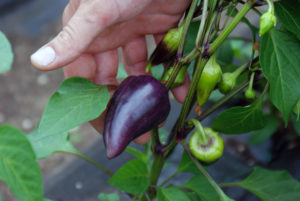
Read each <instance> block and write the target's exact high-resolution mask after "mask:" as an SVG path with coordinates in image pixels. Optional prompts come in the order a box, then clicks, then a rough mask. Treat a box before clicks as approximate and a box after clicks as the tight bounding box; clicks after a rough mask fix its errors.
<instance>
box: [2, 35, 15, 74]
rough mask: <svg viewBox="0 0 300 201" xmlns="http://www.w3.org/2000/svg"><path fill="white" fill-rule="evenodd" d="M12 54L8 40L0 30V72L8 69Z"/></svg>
mask: <svg viewBox="0 0 300 201" xmlns="http://www.w3.org/2000/svg"><path fill="white" fill-rule="evenodd" d="M13 59H14V55H13V52H12V49H11V46H10V43H9V41H8V40H7V38H6V37H5V35H4V34H3V33H2V32H1V31H0V73H4V72H7V71H9V70H10V68H11V65H12V62H13Z"/></svg>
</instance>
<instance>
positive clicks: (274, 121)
mask: <svg viewBox="0 0 300 201" xmlns="http://www.w3.org/2000/svg"><path fill="white" fill-rule="evenodd" d="M279 124H280V121H279V119H278V118H276V117H275V116H272V115H268V116H266V122H265V125H264V127H263V128H262V129H260V130H256V131H254V132H253V133H252V134H251V137H250V139H249V143H250V144H253V145H257V144H261V143H263V142H265V141H266V140H268V139H269V138H270V137H271V136H272V135H273V134H274V133H275V132H276V130H277V128H278V126H279Z"/></svg>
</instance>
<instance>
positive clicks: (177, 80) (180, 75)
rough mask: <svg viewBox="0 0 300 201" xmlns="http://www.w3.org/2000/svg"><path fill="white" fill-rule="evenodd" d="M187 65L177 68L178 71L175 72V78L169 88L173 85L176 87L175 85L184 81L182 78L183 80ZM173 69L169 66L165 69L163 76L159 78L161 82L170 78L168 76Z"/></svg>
mask: <svg viewBox="0 0 300 201" xmlns="http://www.w3.org/2000/svg"><path fill="white" fill-rule="evenodd" d="M187 67H188V66H183V67H181V69H180V70H179V72H178V74H177V76H176V78H175V81H174V82H173V84H172V86H171V88H175V87H177V86H179V85H181V84H183V83H184V80H185V76H184V75H185V72H186V69H187ZM173 70H174V67H171V68H169V69H168V70H167V71H166V73H165V74H164V76H163V78H162V79H161V81H162V82H163V83H164V82H166V81H168V80H169V79H170V76H171V74H172V72H173Z"/></svg>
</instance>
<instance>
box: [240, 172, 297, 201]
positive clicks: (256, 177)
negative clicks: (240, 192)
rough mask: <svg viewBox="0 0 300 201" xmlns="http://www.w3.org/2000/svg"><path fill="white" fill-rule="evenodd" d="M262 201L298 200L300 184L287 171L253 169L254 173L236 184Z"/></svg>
mask: <svg viewBox="0 0 300 201" xmlns="http://www.w3.org/2000/svg"><path fill="white" fill-rule="evenodd" d="M236 184H237V185H238V186H240V187H242V188H245V189H247V190H249V191H251V192H252V193H254V194H255V195H257V196H258V197H259V198H260V199H262V200H263V201H283V200H284V201H296V200H300V182H299V181H297V180H295V179H294V178H292V177H291V175H290V174H289V173H288V172H287V171H271V170H266V169H263V168H260V167H255V169H254V171H253V172H252V173H251V174H250V175H249V176H248V177H247V178H246V179H245V180H243V181H242V182H239V183H236Z"/></svg>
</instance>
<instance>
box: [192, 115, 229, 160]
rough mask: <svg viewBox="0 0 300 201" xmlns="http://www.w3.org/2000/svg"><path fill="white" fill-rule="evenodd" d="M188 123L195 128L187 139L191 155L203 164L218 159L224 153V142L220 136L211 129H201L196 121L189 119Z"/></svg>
mask: <svg viewBox="0 0 300 201" xmlns="http://www.w3.org/2000/svg"><path fill="white" fill-rule="evenodd" d="M189 122H190V123H192V124H194V125H195V127H196V128H195V131H194V132H193V134H192V135H191V137H190V139H189V148H190V151H191V153H192V154H193V155H194V156H195V157H196V158H197V159H199V160H200V161H202V162H205V163H211V162H214V161H216V160H217V159H219V158H220V157H221V156H222V155H223V151H224V141H223V139H222V137H221V135H220V134H219V133H218V132H216V131H214V130H213V129H211V128H207V127H205V128H203V127H202V125H201V123H200V122H199V121H197V120H196V119H191V120H190V121H189Z"/></svg>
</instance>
